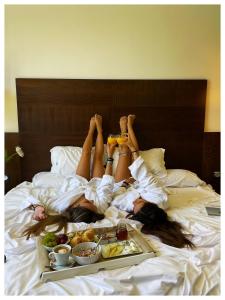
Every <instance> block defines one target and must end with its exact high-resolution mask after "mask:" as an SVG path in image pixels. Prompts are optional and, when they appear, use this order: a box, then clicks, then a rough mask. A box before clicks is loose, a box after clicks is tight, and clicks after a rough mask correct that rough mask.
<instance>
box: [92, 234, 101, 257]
mask: <svg viewBox="0 0 225 300" xmlns="http://www.w3.org/2000/svg"><path fill="white" fill-rule="evenodd" d="M101 240H102V235H101V237H100V239H99V240H98V242H97V245H96V246H95V248H94V249H95V253H96V251H97V248H98V245H99V243H100V242H101Z"/></svg>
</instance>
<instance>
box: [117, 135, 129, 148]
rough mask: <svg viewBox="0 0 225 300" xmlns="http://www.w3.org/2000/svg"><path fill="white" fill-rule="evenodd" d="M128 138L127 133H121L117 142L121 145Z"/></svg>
mask: <svg viewBox="0 0 225 300" xmlns="http://www.w3.org/2000/svg"><path fill="white" fill-rule="evenodd" d="M127 138H128V134H127V133H123V134H121V135H119V136H118V137H117V143H118V144H119V145H121V144H123V143H125V142H126V141H127Z"/></svg>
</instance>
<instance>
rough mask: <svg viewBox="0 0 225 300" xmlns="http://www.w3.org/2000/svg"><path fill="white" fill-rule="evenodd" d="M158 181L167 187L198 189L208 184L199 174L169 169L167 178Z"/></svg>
mask: <svg viewBox="0 0 225 300" xmlns="http://www.w3.org/2000/svg"><path fill="white" fill-rule="evenodd" d="M158 179H159V181H160V182H161V184H162V185H163V186H165V187H196V186H199V185H205V184H206V183H205V182H204V181H202V180H201V179H200V178H199V177H198V175H197V174H195V173H193V172H191V171H188V170H183V169H168V170H167V176H166V177H163V178H158Z"/></svg>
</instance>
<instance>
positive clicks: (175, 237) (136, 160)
mask: <svg viewBox="0 0 225 300" xmlns="http://www.w3.org/2000/svg"><path fill="white" fill-rule="evenodd" d="M134 119H135V116H134V115H129V116H128V118H127V117H122V118H121V119H120V127H121V132H122V133H125V132H128V138H127V141H126V142H125V143H124V144H122V145H120V154H119V161H118V165H117V168H116V173H115V182H116V184H115V186H116V188H114V196H113V201H112V203H111V205H114V206H116V207H118V208H119V209H121V210H126V211H128V212H129V215H128V218H130V219H133V220H137V221H140V222H141V223H142V224H143V227H142V229H141V231H142V232H143V233H147V234H152V235H155V236H157V237H159V238H160V239H161V241H162V242H163V243H165V244H168V245H170V246H174V247H177V248H183V247H185V246H188V247H191V248H193V247H194V244H193V243H192V242H191V241H189V240H188V239H187V238H186V236H185V235H184V234H183V232H182V226H181V224H179V223H178V222H175V221H172V220H170V219H169V218H168V215H167V213H166V212H165V211H164V209H166V208H167V207H168V204H167V194H166V192H165V190H164V189H163V187H162V186H160V184H159V183H158V181H157V180H156V178H155V177H154V176H153V175H152V174H151V173H150V172H149V171H148V169H147V167H146V165H145V163H144V160H143V159H142V158H141V157H140V156H139V146H138V142H137V139H136V136H135V133H134V130H133V122H134ZM131 175H132V177H131Z"/></svg>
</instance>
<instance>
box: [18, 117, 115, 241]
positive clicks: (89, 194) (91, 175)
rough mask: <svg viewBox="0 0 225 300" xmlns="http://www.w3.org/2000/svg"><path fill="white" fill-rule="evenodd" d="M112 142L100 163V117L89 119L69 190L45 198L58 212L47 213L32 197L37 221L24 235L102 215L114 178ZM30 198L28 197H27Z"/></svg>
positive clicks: (87, 220) (88, 220) (113, 148)
mask: <svg viewBox="0 0 225 300" xmlns="http://www.w3.org/2000/svg"><path fill="white" fill-rule="evenodd" d="M96 129H97V138H96V144H95V153H94V158H93V166H92V171H91V172H90V165H91V150H92V144H93V135H94V132H95V130H96ZM115 147H116V144H110V145H109V144H107V155H108V158H107V163H106V168H104V165H103V154H104V143H103V135H102V117H101V116H100V115H97V114H96V115H95V116H94V117H92V118H91V120H90V126H89V130H88V134H87V136H86V139H85V141H84V144H83V148H82V155H81V158H80V161H79V164H78V167H77V170H76V174H74V176H73V178H71V180H72V189H70V190H67V191H66V192H65V193H61V195H58V196H57V197H53V198H50V199H46V204H47V206H48V208H50V209H51V210H55V211H57V212H59V213H60V214H58V215H49V214H48V213H47V212H46V207H45V205H43V204H42V203H41V202H40V201H38V199H34V201H33V203H31V204H32V207H33V209H34V215H33V218H34V219H35V220H36V221H38V223H37V224H34V225H32V226H30V227H29V228H27V229H26V230H25V231H24V235H26V236H27V238H29V237H30V235H36V236H37V235H39V234H40V233H41V232H43V231H45V229H46V227H47V226H49V225H53V224H57V225H58V228H57V229H56V230H55V231H54V232H58V231H60V230H61V229H62V228H64V231H65V232H66V230H67V223H68V222H72V223H77V222H85V223H92V222H96V221H97V220H101V219H103V218H104V212H105V210H106V209H107V208H108V207H109V205H110V202H111V200H112V191H113V184H114V178H113V177H112V162H113V159H112V156H113V153H114V150H115ZM31 199H32V198H31Z"/></svg>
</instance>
